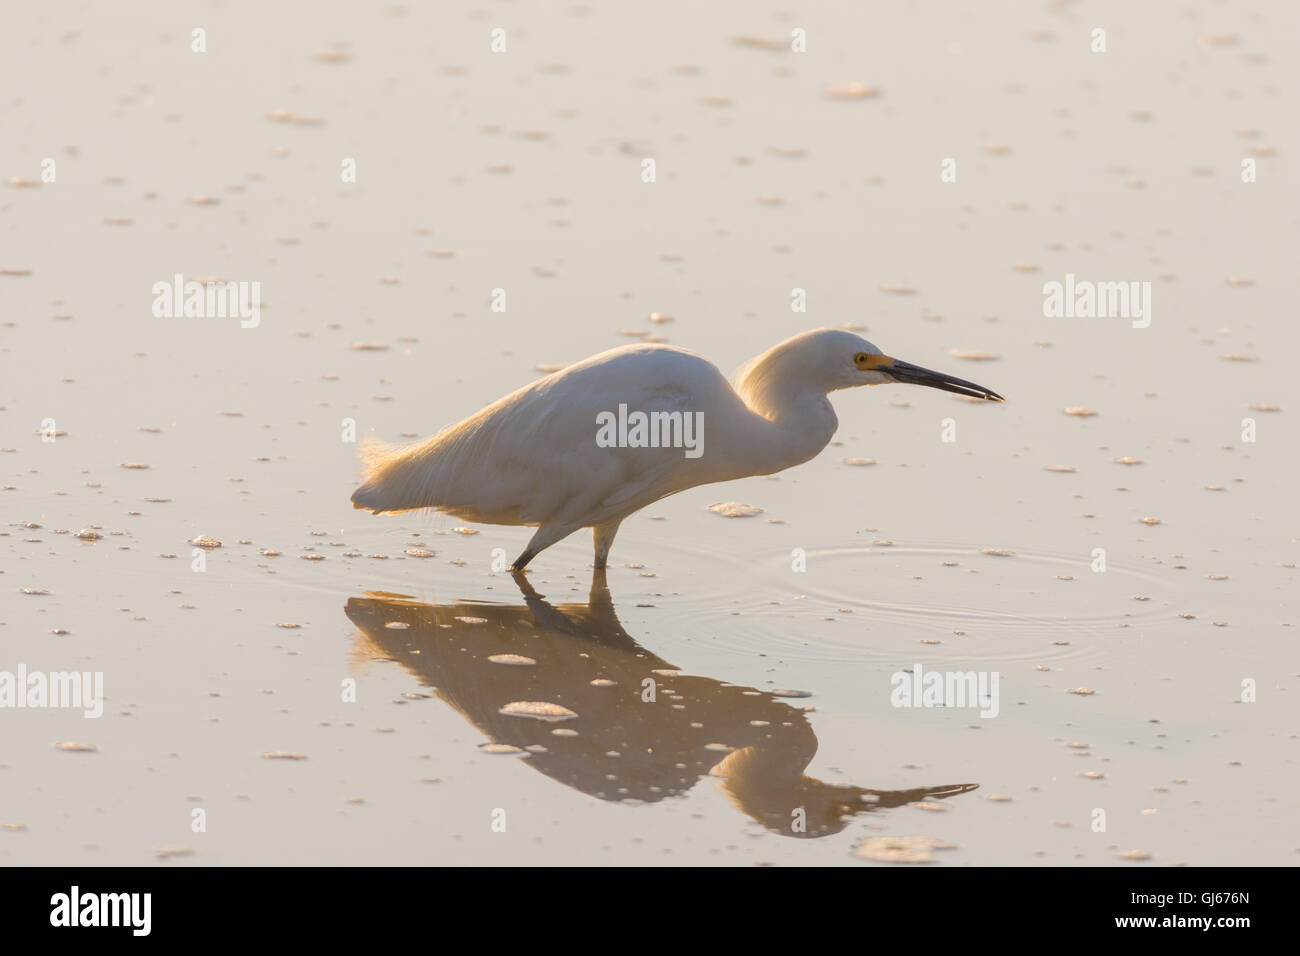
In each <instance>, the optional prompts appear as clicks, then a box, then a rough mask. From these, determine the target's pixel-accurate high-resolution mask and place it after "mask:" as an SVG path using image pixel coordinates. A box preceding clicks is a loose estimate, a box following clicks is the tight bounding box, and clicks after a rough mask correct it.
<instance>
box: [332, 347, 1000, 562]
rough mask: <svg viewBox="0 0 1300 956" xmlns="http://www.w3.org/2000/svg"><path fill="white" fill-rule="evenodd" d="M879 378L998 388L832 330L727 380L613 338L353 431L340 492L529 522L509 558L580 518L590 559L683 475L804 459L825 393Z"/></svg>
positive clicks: (952, 387) (478, 517)
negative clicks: (399, 426)
mask: <svg viewBox="0 0 1300 956" xmlns="http://www.w3.org/2000/svg"><path fill="white" fill-rule="evenodd" d="M888 382H908V383H912V384H916V385H928V386H930V387H931V388H939V389H943V390H945V391H949V392H956V393H957V394H959V395H968V396H973V397H976V398H983V399H988V400H989V401H995V402H1000V401H1002V396H1001V395H998V394H997V393H996V392H992V391H990V390H989V389H987V388H984V387H983V386H982V385H976V384H974V383H973V382H967V381H965V380H963V379H960V378H955V377H953V376H951V375H944V374H942V373H940V372H932V371H930V370H929V369H924V368H921V367H919V366H916V365H912V364H910V363H908V362H903V361H899V360H898V359H894V358H890V357H889V356H888V355H885V354H883V353H882V352H881V351H880V349H878V348H876V347H875V346H874V345H872V344H871V343H870V342H868V341H867V340H866V339H864V338H861V337H860V336H857V335H854V334H853V333H851V332H845V331H841V330H838V329H818V330H815V331H811V332H804V333H803V334H801V335H796V336H794V337H793V338H790V339H787V340H786V341H784V342H782V343H781V344H779V345H777V346H775V347H774V348H771V349H769V350H768V351H766V352H764V353H763V354H762V355H760V356H758V357H757V358H755V359H753V360H752V361H750V362H749V363H748V364H746V365H745V366H744V367H743V368H742V369H741V370H740V372H739V373H738V374H737V377H736V384H735V387H734V388H733V387H732V385H731V383H730V382H728V381H727V379H726V377H725V376H724V375H723V374H722V373H721V372H720V371H718V368H717V366H715V365H714V364H713V363H712V362H710V361H708V360H707V359H705V358H704V357H702V356H700V355H696V354H695V353H694V352H690V351H687V350H686V349H682V348H677V347H675V346H671V345H652V344H648V343H641V344H636V345H625V346H623V347H621V348H615V349H610V350H609V351H607V352H601V353H600V354H599V355H593V356H592V357H591V358H589V359H586V360H584V361H582V362H578V363H577V364H576V365H570V366H568V367H567V368H564V369H561V370H560V371H558V372H555V373H554V374H551V375H547V376H546V377H545V378H541V379H538V380H537V381H535V382H533V383H532V384H530V385H525V386H524V387H523V388H521V389H519V390H518V391H516V392H512V393H511V394H509V395H507V396H505V397H504V398H501V399H498V400H497V401H495V402H493V403H492V404H491V405H489V406H487V407H486V408H484V409H483V410H482V411H480V412H478V413H477V414H474V415H471V416H470V417H469V418H467V419H465V420H464V421H462V422H460V423H459V424H456V425H452V426H450V427H448V428H446V429H444V430H443V431H441V432H439V433H438V434H437V435H435V436H434V437H432V438H429V439H427V440H426V441H423V442H418V443H416V444H414V445H408V446H405V447H397V446H390V445H385V444H382V443H380V442H375V441H370V442H367V443H366V444H365V445H363V447H362V458H363V462H364V470H365V477H364V480H363V482H362V484H361V486H360V487H359V488H357V490H356V491H355V492H354V493H353V495H352V503H353V505H354V506H355V507H357V508H361V509H364V510H367V511H371V512H374V513H375V514H381V513H385V512H400V511H413V510H419V509H434V510H436V511H441V512H444V513H447V514H450V515H453V516H455V517H457V518H460V519H462V520H465V521H470V522H481V523H485V524H505V525H527V526H531V527H535V528H537V531H536V533H535V534H534V535H533V537H532V539H531V540H530V541H529V542H528V546H527V547H526V548H524V550H523V553H522V554H520V555H519V557H518V558H517V559H516V560H515V563H514V564H513V565H512V566H511V568H512V570H514V571H522V570H523V569H524V568H525V567H526V566H527V565H528V563H529V562H530V561H531V560H532V559H533V558H534V557H536V556H537V554H538V553H539V552H541V551H542V550H544V549H545V548H549V547H550V546H551V545H553V544H555V543H556V542H557V541H560V540H561V539H563V538H566V537H568V536H569V535H570V534H572V533H573V532H575V531H577V530H578V529H579V528H591V529H592V531H593V536H594V539H595V549H596V560H595V564H596V567H597V568H603V567H605V564H606V561H607V559H608V557H609V549H610V545H612V544H613V542H614V535H615V534H617V533H618V526H619V523H620V522H621V521H622V520H623V519H624V518H626V517H627V516H628V515H630V514H632V513H633V512H635V511H639V510H640V509H641V508H644V507H645V506H646V505H648V504H651V503H653V502H655V501H658V500H659V499H660V498H664V497H666V496H667V495H671V494H675V493H676V492H679V491H683V490H685V489H687V488H693V487H695V486H696V485H705V484H710V483H712V482H716V481H730V480H732V479H734V478H745V477H749V476H751V475H770V474H772V473H773V472H777V471H781V470H783V469H785V468H790V467H792V466H794V465H798V464H801V463H802V462H805V461H808V460H809V459H810V458H812V457H814V456H815V455H816V454H817V453H818V452H820V451H821V450H822V449H823V448H825V447H826V445H827V443H829V442H830V440H831V436H832V435H834V434H835V428H836V426H837V425H838V420H837V419H836V417H835V412H834V410H833V409H832V408H831V403H830V401H829V400H828V399H827V394H828V393H829V392H833V391H836V390H838V389H842V388H852V387H854V386H858V385H883V384H886V383H888ZM629 410H630V411H629ZM638 416H639V417H638ZM615 420H616V421H617V423H618V427H617V428H616V429H615V428H613V427H611V422H613V421H615ZM692 426H697V428H694V429H693V428H692ZM692 431H698V433H697V434H692ZM692 444H693V445H694V447H691V446H692Z"/></svg>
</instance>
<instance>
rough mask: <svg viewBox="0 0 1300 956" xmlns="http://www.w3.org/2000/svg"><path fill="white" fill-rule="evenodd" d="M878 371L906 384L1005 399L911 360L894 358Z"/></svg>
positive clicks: (988, 390)
mask: <svg viewBox="0 0 1300 956" xmlns="http://www.w3.org/2000/svg"><path fill="white" fill-rule="evenodd" d="M880 371H882V372H885V373H887V374H889V375H891V376H893V378H894V381H896V382H906V383H907V384H908V385H928V386H929V387H930V388H941V389H943V390H944V391H945V392H956V393H957V394H958V395H967V396H969V397H971V398H983V399H987V400H988V401H990V402H1001V401H1005V399H1003V398H1002V396H1001V395H999V394H998V393H997V392H994V391H992V390H991V389H987V388H985V387H984V386H983V385H976V384H975V383H974V382H968V381H966V380H965V379H964V378H957V377H956V376H955V375H945V374H943V373H942V372H932V371H930V370H929V369H928V368H921V366H919V365H913V364H912V363H911V362H900V361H899V360H898V359H894V363H893V364H892V365H886V366H884V367H882V368H881V369H880Z"/></svg>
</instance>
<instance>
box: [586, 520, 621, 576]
mask: <svg viewBox="0 0 1300 956" xmlns="http://www.w3.org/2000/svg"><path fill="white" fill-rule="evenodd" d="M622 521H623V519H622V518H619V519H617V520H615V521H606V522H605V523H604V524H598V525H594V526H592V529H591V537H592V539H593V540H594V541H595V544H596V570H597V571H603V570H605V566H606V563H607V562H608V560H609V549H610V547H612V546H613V544H614V535H616V534H618V526H619V524H620V523H622Z"/></svg>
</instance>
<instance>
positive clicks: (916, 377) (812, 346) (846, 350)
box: [808, 329, 1003, 402]
mask: <svg viewBox="0 0 1300 956" xmlns="http://www.w3.org/2000/svg"><path fill="white" fill-rule="evenodd" d="M808 347H809V351H810V353H811V354H813V355H815V356H816V362H817V363H818V364H819V365H820V366H821V370H822V374H823V375H824V376H825V380H826V382H827V384H828V386H829V387H828V390H835V389H840V388H854V387H856V386H858V385H887V384H889V383H891V382H903V383H906V384H908V385H927V386H929V387H930V388H938V389H942V390H943V391H945V392H956V393H957V394H958V395H967V396H970V397H972V398H983V399H986V400H988V401H991V402H1000V401H1002V400H1003V399H1002V396H1001V395H999V394H998V393H997V392H995V391H993V390H991V389H987V388H985V387H984V386H983V385H976V384H975V383H974V382H968V381H966V380H965V379H964V378H957V377H956V376H955V375H947V374H945V373H943V372H934V371H931V370H930V369H928V368H922V367H921V366H919V365H913V364H912V363H911V362H904V361H903V360H902V359H896V358H894V357H892V356H890V355H886V354H884V353H883V352H882V351H881V350H880V349H878V348H876V346H874V345H873V344H871V343H870V342H868V341H867V340H866V339H864V338H862V336H860V335H854V334H853V333H852V332H844V331H841V330H839V329H822V330H819V331H817V332H812V333H808Z"/></svg>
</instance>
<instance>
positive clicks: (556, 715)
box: [497, 700, 578, 722]
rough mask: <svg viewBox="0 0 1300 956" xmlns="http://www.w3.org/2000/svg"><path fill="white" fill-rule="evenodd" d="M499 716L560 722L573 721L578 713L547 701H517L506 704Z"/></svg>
mask: <svg viewBox="0 0 1300 956" xmlns="http://www.w3.org/2000/svg"><path fill="white" fill-rule="evenodd" d="M497 713H499V714H505V715H506V716H509V717H530V718H532V719H533V720H544V721H548V722H551V721H560V720H572V719H573V718H575V717H577V716H578V715H577V713H576V712H574V711H572V710H569V708H567V707H564V706H562V705H560V704H556V703H552V702H551V701H546V700H516V701H511V702H510V703H508V704H506V705H505V706H504V707H502V708H501V709H500V710H498V711H497Z"/></svg>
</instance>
